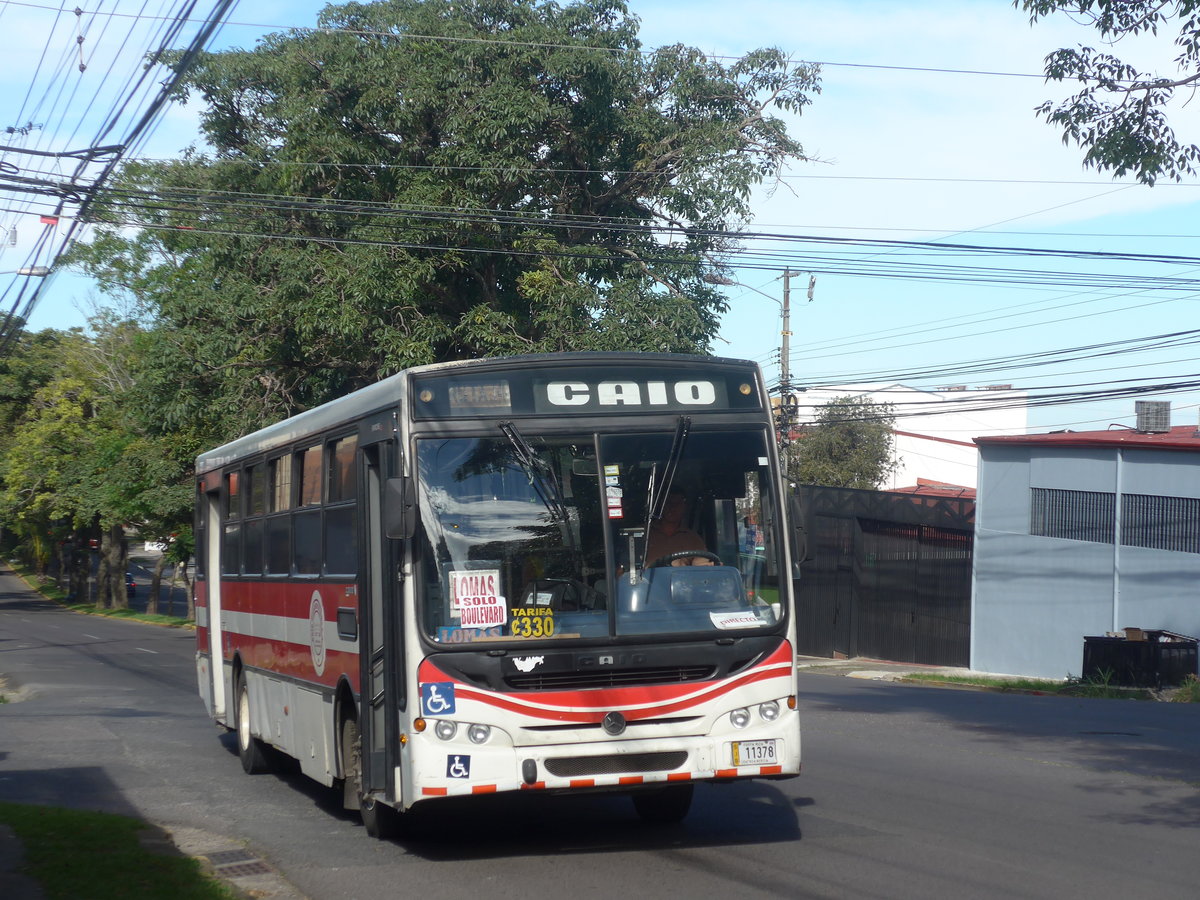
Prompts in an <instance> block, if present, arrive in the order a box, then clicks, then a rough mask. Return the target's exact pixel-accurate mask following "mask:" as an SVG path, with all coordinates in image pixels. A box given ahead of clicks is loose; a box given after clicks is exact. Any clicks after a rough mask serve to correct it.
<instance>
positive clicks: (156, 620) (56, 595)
mask: <svg viewBox="0 0 1200 900" xmlns="http://www.w3.org/2000/svg"><path fill="white" fill-rule="evenodd" d="M8 564H9V565H10V566H11V567H12V570H13V571H14V572H16V573H17V575H19V576H20V577H21V579H22V580H23V581H24V582H25V583H26V584H27V585H29V588H30V590H34V591H37V592H38V593H39V594H41V595H42V596H43V597H45V598H46V599H47V600H52V601H54V602H55V603H57V604H59V605H60V606H64V607H66V608H67V609H69V610H71V611H73V612H77V613H83V614H85V615H89V616H109V617H111V618H115V619H132V620H134V621H135V622H148V623H150V624H151V625H168V626H171V627H175V628H180V627H185V626H190V625H192V624H194V623H193V622H192V620H191V619H188V618H184V617H182V616H167V615H163V614H162V613H148V612H146V613H143V612H138V611H137V610H133V609H128V608H124V609H112V608H103V609H101V608H98V607H97V606H96V605H95V604H94V603H75V602H73V601H72V600H71V599H70V597H69V596H68V595H67V592H66V591H64V590H63V589H62V588H61V587H59V586H58V583H57V582H56V581H55V580H54V579H53V578H47V577H46V576H44V575H38V574H36V573H34V572H32V571H30V570H29V569H28V568H27V567H26V566H24V565H22V563H21V562H20V561H13V560H9V563H8Z"/></svg>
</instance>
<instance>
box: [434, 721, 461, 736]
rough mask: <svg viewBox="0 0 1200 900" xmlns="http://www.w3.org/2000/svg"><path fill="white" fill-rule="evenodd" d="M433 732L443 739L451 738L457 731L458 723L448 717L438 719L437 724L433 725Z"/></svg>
mask: <svg viewBox="0 0 1200 900" xmlns="http://www.w3.org/2000/svg"><path fill="white" fill-rule="evenodd" d="M433 733H434V734H436V735H437V736H438V737H439V738H441V739H442V740H443V741H449V740H453V739H454V735H455V734H457V733H458V724H457V723H455V722H451V721H449V720H448V719H438V721H437V724H436V725H434V726H433Z"/></svg>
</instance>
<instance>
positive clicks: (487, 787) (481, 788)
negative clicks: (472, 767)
mask: <svg viewBox="0 0 1200 900" xmlns="http://www.w3.org/2000/svg"><path fill="white" fill-rule="evenodd" d="M471 793H472V794H494V793H496V785H494V784H477V785H475V786H474V787H472V788H471Z"/></svg>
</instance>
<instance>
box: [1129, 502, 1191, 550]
mask: <svg viewBox="0 0 1200 900" xmlns="http://www.w3.org/2000/svg"><path fill="white" fill-rule="evenodd" d="M1121 543H1122V544H1125V545H1127V546H1130V547H1148V548H1150V549H1153V550H1175V551H1178V552H1180V553H1200V500H1198V499H1196V498H1194V497H1160V496H1155V495H1152V494H1124V495H1122V497H1121Z"/></svg>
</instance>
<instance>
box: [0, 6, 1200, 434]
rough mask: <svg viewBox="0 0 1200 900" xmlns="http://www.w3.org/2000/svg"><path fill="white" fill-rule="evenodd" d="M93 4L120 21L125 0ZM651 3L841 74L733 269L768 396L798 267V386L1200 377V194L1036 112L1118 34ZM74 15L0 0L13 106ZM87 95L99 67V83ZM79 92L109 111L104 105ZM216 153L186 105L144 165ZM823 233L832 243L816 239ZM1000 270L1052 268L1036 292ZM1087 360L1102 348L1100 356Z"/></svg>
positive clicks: (710, 37) (658, 19) (1185, 117)
mask: <svg viewBox="0 0 1200 900" xmlns="http://www.w3.org/2000/svg"><path fill="white" fill-rule="evenodd" d="M75 5H76V4H70V5H69V7H70V8H71V9H74V7H75ZM79 5H80V6H82V7H83V8H84V9H85V10H90V9H95V8H97V6H102V7H103V8H104V9H113V8H114V0H107V2H102V0H86V2H82V3H80V4H79ZM143 5H144V4H142V3H132V2H128V0H115V9H117V10H123V11H129V12H131V13H132V12H136V11H137V10H139V9H141V8H142V7H143ZM320 6H321V4H316V3H305V2H289V3H283V2H275V3H273V2H265V0H263V2H253V0H243V2H241V3H239V4H238V5H237V6H236V8H235V9H234V11H233V12H232V14H231V15H230V16H229V22H228V24H227V25H226V26H225V27H224V28H223V29H222V31H221V32H220V34H219V36H218V38H217V42H216V46H218V47H228V46H243V47H249V46H251V45H252V44H253V42H254V41H255V39H256V38H257V37H258V36H260V35H262V34H263V33H266V32H269V31H272V30H275V29H277V28H281V27H287V26H307V25H312V24H314V23H315V20H316V12H317V10H318V9H319V8H320ZM629 6H630V9H631V11H632V12H633V13H634V14H636V15H637V16H639V17H640V19H641V21H642V29H641V38H642V41H643V44H644V45H645V46H647V47H655V46H661V45H666V44H673V43H684V44H688V45H691V46H695V47H697V48H699V49H700V50H702V51H704V52H706V53H709V54H712V55H714V56H717V57H723V58H726V61H727V62H732V60H733V59H735V58H737V57H740V56H742V55H743V54H745V53H746V52H748V51H750V50H753V49H755V48H757V47H764V46H773V47H780V48H781V49H783V50H784V51H785V52H786V53H787V54H788V55H789V56H791V57H792V58H794V59H796V60H806V61H810V62H819V63H821V64H822V72H821V91H820V93H819V94H818V95H816V96H815V97H814V98H813V102H812V104H811V105H810V106H808V107H807V108H806V109H805V110H804V111H803V112H802V114H800V115H799V116H792V115H783V116H782V118H784V119H785V121H787V123H788V128H789V132H790V133H791V134H792V135H793V136H794V137H796V138H797V139H798V140H799V141H800V142H801V144H802V145H803V147H804V150H805V154H806V156H807V157H808V160H806V161H798V162H794V163H792V164H790V165H789V167H788V169H787V171H786V172H785V174H784V176H783V177H782V178H781V179H779V180H778V181H777V182H775V183H772V184H770V185H764V186H762V187H761V188H760V190H759V191H758V192H757V193H756V195H755V198H754V201H753V210H754V212H753V216H752V219H751V220H750V221H748V222H747V223H745V229H746V231H747V232H748V233H751V234H757V235H763V234H769V235H775V236H786V237H788V238H791V239H792V240H787V241H785V240H783V239H782V237H776V238H774V239H769V238H765V237H749V238H747V239H746V241H745V242H744V246H745V249H746V252H743V253H738V254H735V255H734V256H733V257H732V258H731V260H730V263H731V266H732V269H731V271H730V275H731V277H732V279H733V280H734V281H736V282H737V284H734V285H731V286H729V287H727V288H726V289H725V290H726V292H727V297H728V300H729V304H730V312H729V314H728V315H726V316H725V318H724V320H723V322H722V326H721V330H720V335H719V337H718V339H717V341H716V342H715V343H714V345H713V348H712V349H713V351H714V352H715V353H717V354H719V355H723V356H732V357H737V358H744V359H752V360H755V361H757V362H759V363H761V364H762V365H763V367H764V371H765V373H766V374H767V377H768V381H771V382H777V381H778V379H779V376H780V370H779V355H780V344H781V341H782V338H781V335H780V331H781V324H780V312H781V299H782V288H783V281H782V277H781V276H782V272H783V271H784V269H785V268H787V269H789V270H791V271H793V272H795V273H796V274H795V275H794V276H793V277H792V278H791V279H790V281H791V286H792V291H791V303H790V312H791V332H792V334H791V335H790V337H789V343H790V354H789V359H790V377H791V381H792V383H793V384H794V385H796V386H798V387H803V386H806V385H811V386H826V385H830V384H846V383H882V384H887V383H894V382H898V383H902V384H905V385H909V386H913V387H920V388H936V387H944V386H948V385H966V386H968V387H978V386H984V385H994V384H1012V385H1013V387H1015V388H1021V389H1026V390H1028V391H1030V393H1031V395H1034V396H1043V395H1045V396H1047V397H1048V398H1053V397H1055V396H1057V395H1060V394H1062V393H1065V392H1069V391H1093V390H1097V389H1100V388H1102V387H1104V386H1107V385H1112V384H1113V383H1117V382H1122V383H1154V384H1169V383H1172V382H1180V381H1189V380H1191V381H1195V380H1200V376H1198V375H1197V372H1198V367H1197V353H1196V352H1195V351H1194V350H1193V349H1192V346H1191V344H1190V343H1187V342H1186V340H1185V337H1184V336H1181V337H1180V338H1175V339H1166V338H1157V339H1155V340H1151V338H1154V337H1155V336H1160V335H1169V334H1174V333H1176V332H1183V331H1187V330H1190V329H1191V328H1193V327H1194V326H1193V325H1192V323H1193V322H1194V321H1195V320H1196V318H1197V317H1196V315H1195V312H1196V303H1197V301H1198V298H1200V282H1197V281H1196V276H1197V272H1198V271H1200V259H1192V258H1193V257H1196V256H1200V254H1197V253H1196V247H1197V240H1198V238H1200V192H1198V188H1200V179H1197V178H1194V177H1190V178H1186V179H1185V180H1184V181H1183V182H1181V183H1178V184H1177V183H1174V182H1168V181H1160V182H1159V183H1158V184H1157V185H1155V186H1154V187H1152V188H1151V187H1145V186H1141V185H1138V184H1136V183H1135V182H1134V181H1133V180H1132V179H1130V178H1121V179H1114V178H1112V177H1111V176H1110V175H1109V174H1107V173H1098V172H1096V171H1094V170H1090V169H1085V168H1083V166H1082V158H1083V151H1082V150H1080V149H1079V148H1077V147H1075V146H1073V145H1064V144H1063V142H1062V140H1061V136H1060V134H1059V133H1058V132H1057V131H1056V130H1055V129H1054V128H1053V127H1051V126H1049V125H1047V124H1046V123H1045V122H1044V121H1043V120H1041V119H1039V118H1038V117H1037V116H1036V115H1035V114H1034V108H1035V107H1036V106H1037V105H1038V104H1040V103H1041V102H1042V101H1044V100H1048V99H1056V98H1059V97H1062V96H1065V95H1066V93H1067V92H1068V89H1067V88H1065V87H1063V86H1061V85H1056V84H1049V85H1048V84H1046V83H1045V81H1044V80H1043V79H1042V78H1041V77H1040V73H1041V71H1042V66H1043V63H1042V60H1043V58H1044V57H1045V55H1046V54H1047V53H1049V52H1050V51H1052V50H1054V49H1056V48H1058V47H1063V46H1074V45H1076V44H1078V43H1085V42H1086V43H1088V44H1090V45H1095V44H1096V43H1097V41H1098V36H1097V35H1096V34H1095V32H1094V31H1092V30H1090V29H1089V28H1087V27H1084V26H1082V25H1079V24H1077V23H1073V22H1071V21H1070V20H1069V19H1066V18H1065V17H1057V18H1055V19H1053V20H1048V21H1044V22H1040V23H1038V24H1036V25H1032V26H1031V25H1030V23H1029V21H1028V17H1027V16H1026V15H1025V14H1024V13H1022V12H1021V11H1019V10H1017V9H1014V8H1013V6H1012V5H1011V4H1010V3H1008V2H1006V0H944V2H942V0H906V2H903V3H900V2H807V0H787V2H783V0H742V2H739V3H738V4H736V5H731V4H729V3H728V2H723V0H686V2H669V0H630V3H629ZM198 8H201V9H207V8H209V7H208V5H206V4H205V3H201V4H199V6H198ZM57 9H58V7H57V6H55V5H54V4H53V3H52V2H51V0H30V2H27V3H20V4H18V3H7V2H4V0H0V59H3V60H4V62H3V63H0V87H3V92H4V96H5V97H6V98H9V99H6V100H3V101H0V108H4V107H5V106H6V105H9V104H15V103H16V102H17V100H18V99H20V98H22V97H25V98H27V100H28V96H29V90H28V89H29V86H30V83H31V74H30V73H31V72H34V73H38V72H43V71H46V70H47V69H46V66H45V63H44V62H43V63H42V64H41V68H39V62H38V59H44V58H46V57H44V56H43V50H44V49H46V48H52V53H51V54H50V55H51V56H53V53H66V54H70V53H71V52H76V53H77V52H78V43H77V41H76V40H75V39H76V37H77V33H76V31H73V30H72V29H74V28H76V27H77V26H78V25H79V22H78V20H77V21H76V22H75V23H72V22H71V21H70V20H71V19H72V18H73V17H71V16H69V15H68V16H67V17H66V19H65V20H64V18H63V16H61V15H59V14H58V13H57V12H55V11H54V10H57ZM56 17H57V18H58V20H59V28H58V29H57V30H55V31H53V33H54V34H55V41H54V42H53V43H50V42H48V41H47V37H46V35H47V34H50V33H51V32H52V26H53V25H54V20H55V18H56ZM115 35H116V32H115V30H114V31H113V33H112V36H108V33H103V34H102V33H99V32H98V31H97V32H91V33H88V34H87V35H86V38H85V44H84V46H85V47H86V49H87V50H88V51H92V52H95V53H96V54H97V61H96V62H95V63H94V64H93V65H91V66H89V68H88V71H90V72H92V73H95V72H97V71H99V66H100V62H99V59H100V57H101V56H102V54H101V53H100V52H99V51H100V50H101V49H102V47H103V45H104V43H105V41H106V40H107V41H108V42H109V43H110V44H112V43H114V42H115V41H116V37H115ZM1169 38H1170V35H1169V34H1167V33H1166V32H1164V34H1163V35H1162V36H1161V37H1160V38H1159V39H1158V40H1157V41H1155V40H1152V39H1143V40H1141V41H1139V42H1136V43H1135V42H1124V43H1122V44H1121V45H1120V46H1118V47H1117V48H1115V50H1114V52H1116V53H1117V54H1118V55H1121V56H1124V57H1127V58H1131V59H1132V60H1135V61H1137V62H1140V63H1143V64H1145V65H1148V66H1154V67H1156V68H1157V70H1158V71H1159V72H1160V73H1162V74H1172V73H1173V72H1174V67H1173V64H1172V63H1171V59H1172V56H1173V53H1172V50H1173V48H1172V47H1171V46H1170V43H1169ZM6 45H7V46H6ZM113 49H114V53H115V50H116V49H119V48H116V47H114V48H113ZM64 58H67V57H64ZM71 59H72V61H73V58H71ZM86 77H90V76H88V73H87V72H86V71H85V72H84V73H82V76H81V77H80V78H79V79H78V81H79V82H80V84H82V83H83V82H84V81H85V80H86ZM63 84H68V82H67V81H64V82H63ZM73 87H74V86H73ZM64 90H65V88H64ZM76 94H77V95H78V96H79V97H81V98H84V99H86V98H87V97H88V96H90V95H88V94H87V92H86V90H77V91H76ZM27 106H28V104H27V105H26V106H23V107H21V108H13V109H9V110H7V111H6V113H5V116H4V119H5V121H0V128H4V127H5V126H6V125H8V126H11V125H17V124H25V121H24V113H25V111H26V109H27ZM28 121H30V122H32V119H29V120H28ZM1172 124H1173V125H1174V126H1175V127H1176V130H1177V131H1178V132H1179V133H1180V135H1181V137H1182V138H1183V139H1184V140H1190V141H1194V140H1198V139H1200V104H1195V105H1194V107H1193V106H1186V105H1181V106H1180V107H1179V108H1178V109H1173V110H1172ZM84 133H89V134H90V132H88V131H87V129H84ZM4 138H5V135H4V134H3V133H2V132H0V141H2V140H3V139H4ZM19 139H22V138H21V136H20V135H15V136H14V135H10V136H9V140H10V141H14V140H19ZM24 139H25V140H32V139H33V136H26V137H25V138H24ZM195 140H196V135H195V108H194V107H182V108H172V109H169V110H168V111H167V112H166V114H165V115H164V116H163V118H162V119H161V121H160V122H159V123H158V125H157V126H156V128H155V130H154V131H153V133H152V135H151V137H150V138H149V140H148V141H147V142H146V144H145V145H144V147H143V148H142V150H141V154H142V155H152V156H167V155H174V154H177V153H178V152H180V151H181V150H182V149H183V148H184V147H185V146H187V145H189V144H191V143H193V142H194V141H195ZM85 143H86V142H85ZM3 158H7V157H0V159H3ZM29 219H32V221H27V220H29ZM58 227H59V228H62V227H63V226H62V225H60V226H58ZM0 228H3V229H5V231H3V232H0V244H2V243H3V242H4V239H5V237H6V235H7V234H8V229H11V228H16V230H17V232H18V242H17V245H16V246H5V247H4V250H3V251H2V252H3V258H2V259H0V272H4V271H10V270H12V269H15V268H17V267H20V266H25V265H27V264H28V260H29V259H30V257H29V255H28V251H29V247H30V243H29V242H30V241H32V240H33V238H34V237H35V236H36V235H37V234H39V229H40V228H42V226H40V225H39V223H38V220H37V217H36V216H29V215H26V216H24V217H20V216H16V215H15V214H10V215H8V216H7V217H6V216H5V214H4V212H3V211H2V210H0ZM801 237H806V238H811V239H814V240H813V241H809V242H805V243H797V242H796V241H795V240H794V239H796V238H801ZM828 238H836V239H839V240H842V241H844V240H846V239H856V240H864V239H878V240H883V241H903V242H927V243H936V244H964V245H973V246H975V247H980V246H984V247H1006V248H1026V249H1035V250H1036V249H1043V250H1044V249H1049V250H1071V251H1103V252H1105V253H1122V254H1143V255H1144V254H1156V255H1163V256H1178V257H1184V259H1180V260H1175V261H1167V262H1145V261H1137V260H1128V259H1125V260H1115V261H1113V260H1101V259H1087V258H1085V259H1046V258H1039V257H1034V256H1030V255H1027V254H1022V255H1015V256H1014V255H1003V256H1000V255H983V254H981V253H980V252H978V251H971V252H966V253H946V252H940V253H939V252H936V251H934V250H930V249H922V248H916V247H912V246H898V247H897V246H890V245H885V246H868V247H863V246H861V245H857V244H854V245H849V246H843V247H840V248H839V247H835V246H833V245H831V244H829V243H823V242H821V241H820V240H819V239H828ZM943 265H949V266H954V267H974V270H973V271H969V272H967V273H966V275H965V276H962V277H960V280H958V281H946V280H941V279H940V278H933V277H931V276H933V275H934V274H935V273H938V272H941V271H942V270H941V269H940V268H939V267H940V266H943ZM1000 269H1004V270H1010V269H1016V270H1026V271H1032V272H1034V273H1039V272H1040V273H1042V274H1040V275H1036V276H1035V277H1026V278H1022V279H1020V280H1021V281H1022V282H1025V283H1014V282H1015V281H1017V279H1016V278H1015V277H1014V276H1012V275H1010V274H1006V275H1003V276H1001V275H1000V273H998V271H997V270H1000ZM866 272H870V273H872V274H870V275H866V274H864V273H866ZM1054 273H1071V276H1070V277H1065V276H1061V275H1055V274H1054ZM814 274H815V276H816V283H815V286H814V290H813V298H812V300H811V301H809V300H808V299H807V297H806V289H807V286H808V283H809V279H810V277H811V276H812V275H814ZM902 275H904V276H906V277H901V276H902ZM5 277H9V278H16V277H19V276H0V278H5ZM1164 279H1169V281H1165V280H1164ZM97 299H98V298H97V295H96V292H95V289H94V286H93V285H90V284H89V283H88V282H87V281H86V280H85V279H82V278H80V277H77V276H72V275H70V274H69V273H58V274H56V275H54V276H53V280H52V281H51V282H50V283H49V284H47V285H46V290H45V292H44V297H43V299H42V300H41V301H40V303H39V305H38V307H37V308H36V309H35V310H34V312H33V315H32V316H31V319H30V327H31V328H34V329H38V328H49V327H54V328H64V327H71V326H73V325H81V324H83V323H84V321H85V319H86V316H87V314H88V312H89V311H90V309H91V308H92V307H93V305H94V304H95V303H96V302H97ZM1187 338H1190V336H1187ZM1143 339H1145V340H1143ZM1173 342H1177V343H1178V346H1170V344H1171V343H1173ZM1085 347H1089V348H1093V349H1091V350H1086V351H1085V350H1083V349H1080V348H1085ZM1101 354H1103V355H1101ZM1017 356H1021V357H1022V359H1021V360H1014V359H1013V357H1017ZM1034 363H1036V365H1035V364H1034ZM1133 380H1136V382H1135V381H1133ZM1073 386H1074V387H1073ZM1139 399H1164V400H1170V401H1171V403H1172V408H1173V422H1174V423H1175V424H1192V423H1196V422H1197V421H1198V414H1200V412H1198V411H1200V391H1196V390H1175V391H1167V392H1163V393H1148V394H1145V395H1140V396H1139ZM1133 413H1134V398H1132V397H1128V396H1126V397H1120V398H1115V399H1111V400H1104V401H1092V402H1088V403H1078V404H1070V405H1067V404H1057V403H1056V404H1047V405H1044V406H1038V407H1035V408H1031V409H1030V411H1029V424H1030V428H1031V430H1034V431H1049V430H1058V429H1062V428H1070V429H1073V430H1087V429H1093V428H1106V427H1108V425H1110V424H1124V425H1129V424H1132V423H1133ZM969 437H970V435H967V434H964V435H963V438H964V439H969Z"/></svg>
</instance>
